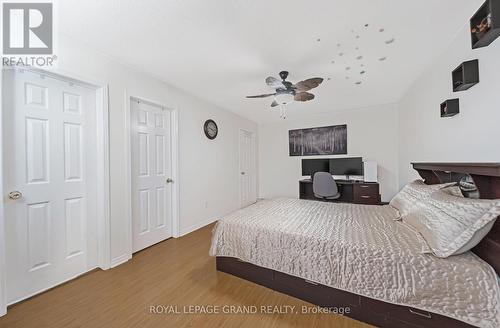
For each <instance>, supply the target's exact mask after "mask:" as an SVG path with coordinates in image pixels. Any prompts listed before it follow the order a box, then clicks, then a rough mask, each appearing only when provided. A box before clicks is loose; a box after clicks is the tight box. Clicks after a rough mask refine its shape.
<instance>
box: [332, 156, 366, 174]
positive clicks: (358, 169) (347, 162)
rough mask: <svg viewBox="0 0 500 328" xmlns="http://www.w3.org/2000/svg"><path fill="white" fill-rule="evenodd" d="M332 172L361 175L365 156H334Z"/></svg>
mask: <svg viewBox="0 0 500 328" xmlns="http://www.w3.org/2000/svg"><path fill="white" fill-rule="evenodd" d="M329 164H330V165H329V166H330V173H331V174H332V175H346V176H353V175H356V176H361V175H363V158H362V157H349V158H334V159H330V163H329Z"/></svg>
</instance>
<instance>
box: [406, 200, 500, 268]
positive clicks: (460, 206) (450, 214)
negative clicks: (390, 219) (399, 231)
mask: <svg viewBox="0 0 500 328" xmlns="http://www.w3.org/2000/svg"><path fill="white" fill-rule="evenodd" d="M499 215H500V200H487V199H471V198H464V197H457V196H454V195H452V194H450V193H449V192H446V191H443V190H438V191H436V192H434V193H433V194H432V195H431V197H429V199H427V201H425V202H423V203H420V204H419V205H418V208H417V209H416V210H413V211H412V212H411V213H409V214H408V215H406V216H404V217H403V221H404V222H406V223H408V224H410V225H412V226H413V227H415V228H416V229H417V231H418V232H419V233H420V234H421V235H422V237H424V239H425V241H426V242H427V244H428V245H429V247H430V248H431V250H432V253H433V254H434V255H436V256H437V257H442V258H445V257H448V256H451V255H457V254H461V253H464V252H466V251H468V250H470V249H471V248H473V247H474V246H476V245H477V244H478V243H479V242H480V241H481V239H483V238H484V236H486V235H487V234H488V232H489V231H490V230H491V228H492V227H493V224H494V223H495V220H496V219H497V217H498V216H499Z"/></svg>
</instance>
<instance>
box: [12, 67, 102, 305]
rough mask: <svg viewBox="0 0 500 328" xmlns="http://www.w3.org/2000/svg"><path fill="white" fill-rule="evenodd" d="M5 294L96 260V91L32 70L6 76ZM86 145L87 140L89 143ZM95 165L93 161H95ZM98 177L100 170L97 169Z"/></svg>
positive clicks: (71, 273)
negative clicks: (94, 171)
mask: <svg viewBox="0 0 500 328" xmlns="http://www.w3.org/2000/svg"><path fill="white" fill-rule="evenodd" d="M4 88H5V89H4V94H3V99H4V104H3V105H4V107H3V108H4V111H3V115H4V119H3V131H4V132H3V133H4V136H3V140H4V145H3V158H4V186H3V188H4V192H5V193H6V194H7V195H5V197H4V202H5V219H6V227H5V228H6V248H7V250H6V260H7V261H6V262H7V299H8V303H12V302H16V301H19V300H21V299H24V298H27V297H29V296H31V295H33V294H36V293H38V292H41V291H43V290H45V289H48V288H51V287H53V286H55V285H57V284H59V283H61V282H64V281H66V280H68V279H71V278H73V277H75V276H77V275H79V274H81V273H84V272H86V271H88V270H89V269H92V268H93V267H95V266H96V261H97V260H96V259H97V239H96V238H97V234H96V230H95V229H96V222H95V213H94V210H95V203H94V201H95V200H92V197H90V198H89V192H92V188H95V180H94V179H93V176H92V172H93V171H92V170H94V169H95V167H91V166H92V164H91V163H92V159H93V156H95V154H94V153H92V151H91V150H90V151H89V149H91V148H95V146H94V147H90V146H92V145H89V144H90V143H92V142H93V143H94V144H95V122H94V120H95V103H96V98H95V91H93V90H88V89H86V88H83V87H79V86H76V85H72V84H69V83H67V82H64V81H59V80H56V79H54V78H50V77H44V76H41V75H40V74H38V73H33V72H30V71H13V70H7V71H6V72H5V74H4ZM87 146H89V147H88V148H87ZM94 166H95V164H94ZM94 176H95V175H94Z"/></svg>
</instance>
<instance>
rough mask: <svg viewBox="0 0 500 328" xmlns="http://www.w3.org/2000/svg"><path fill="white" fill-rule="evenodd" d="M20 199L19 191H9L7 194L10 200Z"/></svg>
mask: <svg viewBox="0 0 500 328" xmlns="http://www.w3.org/2000/svg"><path fill="white" fill-rule="evenodd" d="M21 197H23V194H22V192H20V191H11V192H9V198H10V199H19V198H21Z"/></svg>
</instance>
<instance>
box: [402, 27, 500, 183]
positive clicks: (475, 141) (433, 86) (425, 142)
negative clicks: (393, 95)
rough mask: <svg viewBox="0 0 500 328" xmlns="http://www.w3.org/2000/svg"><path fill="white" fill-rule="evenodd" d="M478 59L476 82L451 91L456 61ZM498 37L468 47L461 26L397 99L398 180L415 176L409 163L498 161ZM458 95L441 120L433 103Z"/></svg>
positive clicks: (468, 43) (499, 65) (466, 32)
mask: <svg viewBox="0 0 500 328" xmlns="http://www.w3.org/2000/svg"><path fill="white" fill-rule="evenodd" d="M471 59H479V70H480V73H479V74H480V77H479V78H480V83H479V84H477V85H475V86H474V87H472V88H471V89H469V90H467V91H462V92H455V93H454V92H452V82H451V72H452V71H453V69H455V68H456V67H457V66H458V65H459V64H460V63H461V62H463V61H466V60H471ZM499 59H500V40H498V39H497V40H496V41H495V42H493V43H492V44H491V45H490V46H489V47H486V48H481V49H475V50H472V49H471V44H470V36H469V31H468V28H467V27H464V28H463V29H462V30H461V31H460V32H459V33H458V35H457V37H456V38H455V39H454V40H453V41H452V42H451V44H450V46H449V48H448V50H447V51H446V52H445V53H444V54H442V56H440V58H439V59H438V60H436V61H435V62H434V63H433V64H432V66H431V67H429V68H428V69H427V70H426V71H425V73H424V74H423V75H422V76H421V77H420V78H419V79H418V80H417V81H416V82H415V83H414V85H413V86H412V87H411V88H410V90H409V91H408V93H407V94H406V95H405V96H404V97H403V99H401V101H400V103H399V108H400V115H399V124H400V127H399V128H400V136H399V137H400V138H399V139H400V149H399V158H400V160H399V166H400V167H399V174H400V178H399V182H400V185H401V186H403V185H404V184H406V183H407V182H409V181H410V180H412V179H414V178H416V177H418V175H417V174H416V172H415V171H414V170H413V169H412V168H411V167H410V162H414V161H433V162H440V161H445V162H446V161H450V162H451V161H454V162H484V161H496V162H498V161H500V128H499V123H500V78H499V74H500V60H499ZM452 98H459V99H460V114H458V115H456V116H454V117H451V118H441V117H440V112H439V105H440V104H441V103H442V102H443V101H444V100H446V99H452Z"/></svg>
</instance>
